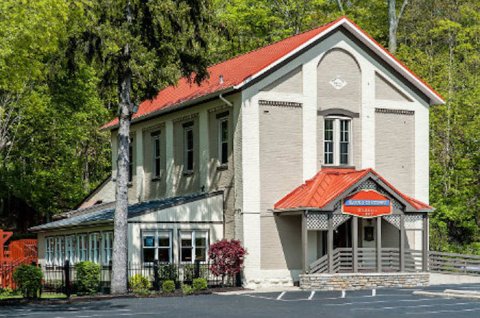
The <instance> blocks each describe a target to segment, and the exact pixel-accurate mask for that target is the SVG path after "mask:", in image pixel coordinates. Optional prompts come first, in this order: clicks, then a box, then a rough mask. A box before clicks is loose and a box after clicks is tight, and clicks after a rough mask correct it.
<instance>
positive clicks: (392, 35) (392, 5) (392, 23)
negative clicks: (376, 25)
mask: <svg viewBox="0 0 480 318" xmlns="http://www.w3.org/2000/svg"><path fill="white" fill-rule="evenodd" d="M397 28H398V24H397V8H396V1H395V0H388V50H389V51H390V52H392V53H395V51H396V50H397Z"/></svg>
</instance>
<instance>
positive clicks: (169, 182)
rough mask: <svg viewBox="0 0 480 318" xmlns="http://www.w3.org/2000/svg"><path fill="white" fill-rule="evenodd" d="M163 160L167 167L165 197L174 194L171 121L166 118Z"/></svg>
mask: <svg viewBox="0 0 480 318" xmlns="http://www.w3.org/2000/svg"><path fill="white" fill-rule="evenodd" d="M165 141H166V143H165V161H166V168H167V179H166V197H171V196H173V195H174V194H175V189H174V186H175V185H174V175H173V167H174V162H173V153H174V152H173V151H174V149H173V122H172V121H171V120H168V121H167V122H166V123H165Z"/></svg>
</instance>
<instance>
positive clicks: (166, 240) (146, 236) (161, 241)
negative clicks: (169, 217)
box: [142, 230, 172, 264]
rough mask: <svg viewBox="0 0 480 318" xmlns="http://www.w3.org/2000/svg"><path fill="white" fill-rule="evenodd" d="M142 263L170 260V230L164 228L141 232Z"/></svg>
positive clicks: (166, 261) (167, 261)
mask: <svg viewBox="0 0 480 318" xmlns="http://www.w3.org/2000/svg"><path fill="white" fill-rule="evenodd" d="M142 247H143V263H144V264H152V263H153V262H154V261H155V260H158V261H159V262H160V263H171V262H172V232H171V231H168V230H167V231H165V230H158V231H144V232H143V233H142Z"/></svg>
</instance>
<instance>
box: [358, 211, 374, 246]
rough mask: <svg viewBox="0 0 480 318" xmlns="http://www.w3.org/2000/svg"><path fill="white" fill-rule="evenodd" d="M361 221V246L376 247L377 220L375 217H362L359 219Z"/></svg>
mask: <svg viewBox="0 0 480 318" xmlns="http://www.w3.org/2000/svg"><path fill="white" fill-rule="evenodd" d="M359 221H360V222H359V223H360V224H361V226H360V231H359V233H358V234H359V235H360V237H359V240H358V242H359V245H360V247H375V246H376V245H375V242H376V240H375V239H376V237H375V236H376V231H375V229H376V224H377V222H375V221H376V219H375V218H372V219H366V218H361V219H359Z"/></svg>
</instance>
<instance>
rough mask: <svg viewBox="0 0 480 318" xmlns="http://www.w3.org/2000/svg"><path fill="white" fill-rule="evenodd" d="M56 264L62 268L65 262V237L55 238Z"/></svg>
mask: <svg viewBox="0 0 480 318" xmlns="http://www.w3.org/2000/svg"><path fill="white" fill-rule="evenodd" d="M54 259H55V261H54V264H55V265H56V266H62V265H63V262H64V261H65V238H64V237H63V236H57V237H55V256H54Z"/></svg>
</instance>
